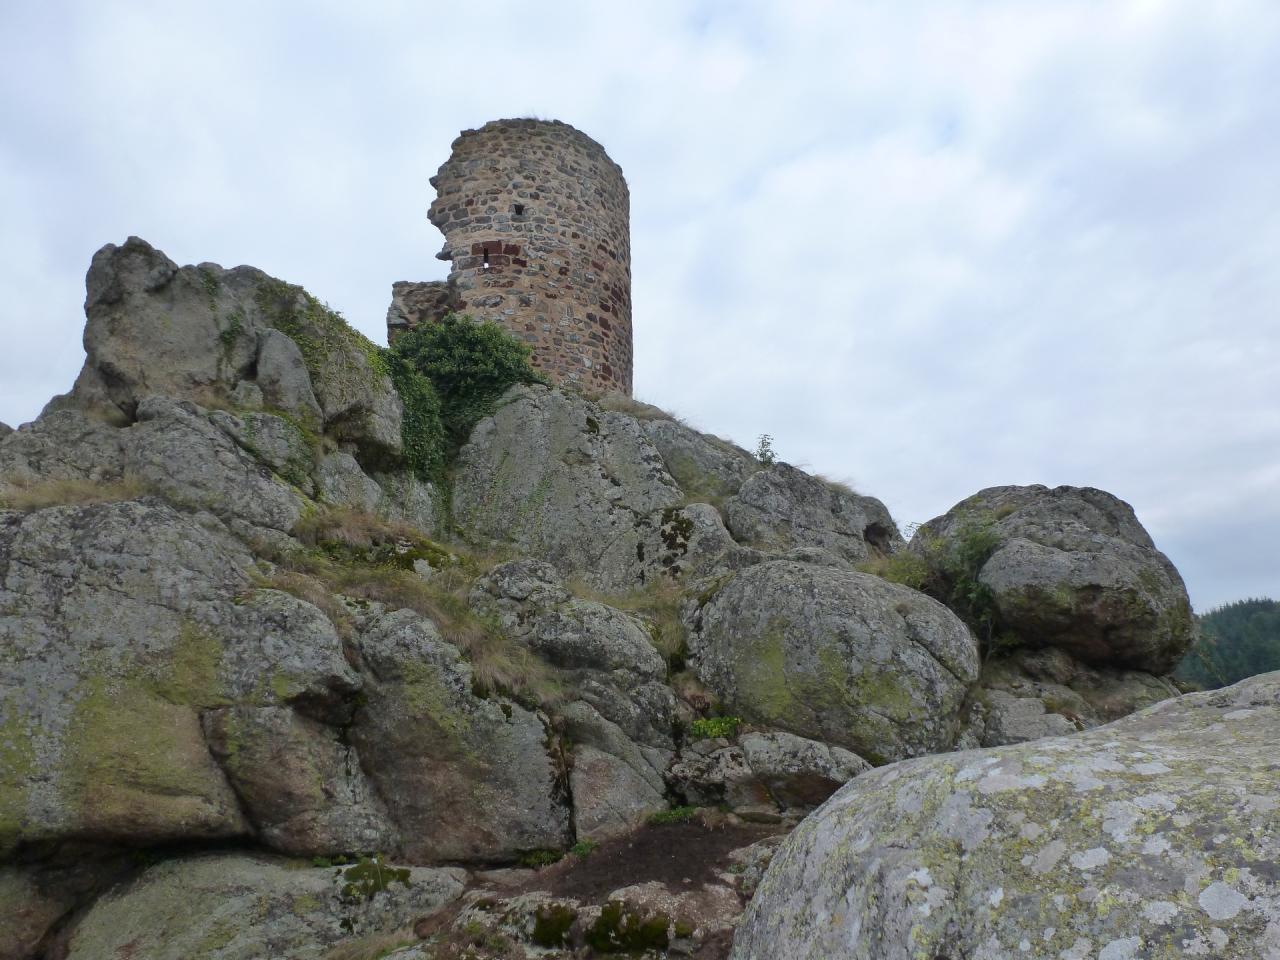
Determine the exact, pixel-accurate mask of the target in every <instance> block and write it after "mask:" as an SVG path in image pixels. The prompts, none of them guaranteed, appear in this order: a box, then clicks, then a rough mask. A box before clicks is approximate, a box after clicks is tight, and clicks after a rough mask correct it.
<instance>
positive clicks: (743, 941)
mask: <svg viewBox="0 0 1280 960" xmlns="http://www.w3.org/2000/svg"><path fill="white" fill-rule="evenodd" d="M1277 730H1280V673H1272V674H1264V675H1262V676H1258V677H1254V678H1251V679H1249V680H1246V681H1244V682H1242V683H1239V684H1237V685H1236V686H1234V687H1229V688H1227V689H1225V690H1217V691H1212V692H1210V693H1201V694H1193V695H1190V696H1185V697H1181V698H1178V699H1174V700H1166V701H1164V702H1162V703H1159V704H1157V705H1156V706H1154V707H1150V708H1148V709H1147V710H1145V711H1143V712H1142V713H1138V714H1134V715H1132V716H1130V717H1126V718H1124V719H1122V720H1118V721H1116V722H1115V723H1112V724H1110V725H1108V726H1105V727H1099V728H1097V729H1095V730H1091V731H1088V732H1086V733H1081V734H1076V735H1074V736H1069V737H1061V738H1056V739H1051V740H1039V741H1036V742H1034V743H1026V744H1019V745H1017V746H1008V747H1000V748H997V749H994V750H974V751H968V752H965V753H956V754H947V755H942V756H934V757H924V758H920V759H916V760H910V761H907V762H905V763H899V764H894V765H892V766H889V767H885V768H883V769H881V770H875V771H871V772H870V773H866V774H863V775H862V776H861V777H858V778H857V779H855V780H853V781H852V782H851V783H849V784H848V785H847V786H845V787H844V789H842V790H841V791H840V792H839V793H837V794H836V795H835V796H834V797H832V798H831V800H829V801H828V802H827V804H826V805H825V806H823V807H822V808H821V809H819V810H818V811H817V812H816V813H814V814H813V815H812V816H810V817H809V818H808V819H807V820H805V821H804V822H803V823H802V824H801V825H800V827H799V828H797V830H796V831H795V832H794V833H793V834H792V835H791V836H790V837H789V838H788V839H787V840H786V841H785V843H784V844H783V846H782V848H781V849H780V851H779V852H778V854H777V856H776V857H775V858H774V860H773V863H772V865H771V866H770V869H769V871H768V873H767V874H766V875H765V877H764V879H763V881H762V882H761V885H760V888H759V890H758V891H757V893H756V897H755V899H754V901H753V902H752V904H751V907H750V909H749V910H748V913H747V916H746V918H745V920H744V922H743V925H742V927H741V928H740V930H739V931H738V936H737V940H736V942H735V945H734V950H733V954H732V960H777V958H779V957H786V958H788V960H819V958H823V960H826V958H831V957H842V958H850V960H854V958H856V960H915V958H918V957H928V958H931V960H932V958H938V957H967V958H970V960H1003V958H1007V957H1025V958H1026V960H1049V958H1053V960H1063V958H1071V960H1086V958H1087V960H1137V958H1143V957H1215V958H1219V960H1259V958H1275V957H1280V871H1277V869H1276V864H1277V863H1280V802H1277V799H1276V784H1277V783H1278V782H1280V754H1278V753H1277V752H1276V748H1275V742H1276V731H1277Z"/></svg>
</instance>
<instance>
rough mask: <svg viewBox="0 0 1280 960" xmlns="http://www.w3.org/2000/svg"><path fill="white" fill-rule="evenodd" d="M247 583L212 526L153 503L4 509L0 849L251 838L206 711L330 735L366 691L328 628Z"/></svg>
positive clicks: (238, 559)
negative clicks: (266, 711) (272, 710)
mask: <svg viewBox="0 0 1280 960" xmlns="http://www.w3.org/2000/svg"><path fill="white" fill-rule="evenodd" d="M251 569H252V558H251V557H250V555H249V554H248V552H247V551H246V550H245V549H244V548H243V547H242V546H241V545H240V544H239V543H238V542H237V541H236V540H235V539H233V538H232V537H231V536H230V535H229V534H228V533H227V531H226V529H225V528H224V527H222V526H221V524H219V522H218V521H217V520H216V519H215V518H213V517H212V516H210V515H208V514H203V515H199V514H197V515H194V516H191V515H186V514H182V513H179V512H178V511H176V510H174V509H173V508H172V507H170V506H168V505H166V504H163V503H160V502H158V501H155V500H151V499H148V500H143V501H131V502H122V503H111V504H101V505H94V506H63V507H54V508H50V509H45V510H40V511H38V512H35V513H31V514H19V513H14V512H10V513H0V728H2V729H3V732H4V736H3V738H0V756H3V758H4V760H5V762H4V763H0V851H4V850H10V849H13V848H14V847H15V846H17V845H19V844H26V845H30V844H33V843H37V842H40V841H62V840H92V841H94V842H99V843H118V844H122V845H127V846H144V845H148V844H154V843H161V842H167V841H189V840H200V839H203V840H216V839H225V838H231V837H238V836H244V835H250V834H252V833H253V832H254V825H253V823H252V818H253V816H254V809H253V807H252V805H250V806H249V807H248V809H246V807H245V806H244V805H243V804H242V803H241V801H240V800H239V799H238V798H237V796H236V794H235V792H234V791H233V790H232V787H231V785H230V784H229V783H228V781H227V779H226V777H225V775H224V774H223V771H222V770H221V769H220V767H219V766H218V764H217V762H216V760H215V758H214V756H213V755H212V754H211V753H210V751H209V749H208V747H207V745H206V742H205V736H204V731H203V729H202V726H201V715H202V714H203V713H205V712H207V711H210V710H217V709H220V708H224V707H229V706H237V705H239V706H252V707H266V706H276V707H291V708H294V709H298V710H301V711H302V712H304V713H306V714H308V715H310V716H313V717H315V718H316V719H319V720H323V721H327V722H333V723H340V722H342V720H343V717H344V713H345V711H346V709H347V706H346V705H347V704H348V703H349V701H350V700H351V699H352V698H353V697H354V696H355V694H356V692H357V691H358V690H359V688H360V686H361V680H360V677H359V676H358V675H356V674H355V672H354V671H353V670H352V669H351V667H350V666H348V665H347V663H346V660H345V659H344V656H343V650H342V643H341V641H340V640H339V638H338V636H337V634H336V633H335V632H334V629H333V626H332V624H330V623H329V621H328V620H327V619H326V618H325V617H324V616H323V615H322V614H321V613H320V612H319V611H318V610H317V609H316V608H315V607H312V606H311V605H310V604H307V603H304V602H303V601H300V600H297V599H295V598H294V597H291V596H288V595H287V594H283V593H278V592H276V591H272V590H254V589H253V583H252V580H251V575H250V571H251ZM246 813H248V818H246Z"/></svg>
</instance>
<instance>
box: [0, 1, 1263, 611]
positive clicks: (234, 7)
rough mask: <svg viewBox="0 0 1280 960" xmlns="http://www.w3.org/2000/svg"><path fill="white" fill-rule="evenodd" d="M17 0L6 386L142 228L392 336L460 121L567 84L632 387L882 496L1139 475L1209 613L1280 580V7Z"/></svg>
mask: <svg viewBox="0 0 1280 960" xmlns="http://www.w3.org/2000/svg"><path fill="white" fill-rule="evenodd" d="M624 6H625V5H623V4H611V3H600V2H594V3H585V2H584V3H557V2H548V3H536V4H531V3H507V2H503V0H486V2H485V3H480V4H449V5H445V4H441V3H425V2H408V0H406V2H379V0H370V2H366V3H352V2H350V0H344V2H341V3H337V2H335V3H327V2H314V0H313V2H307V3H287V2H272V3H266V2H262V0H257V2H226V0H224V2H220V3H217V4H209V3H200V4H195V3H185V2H180V0H167V2H164V3H147V2H130V3H122V2H111V0H95V2H92V3H72V2H58V0H44V2H37V0H4V2H3V4H2V6H0V81H2V83H3V91H4V94H3V98H2V99H0V332H2V334H3V336H2V340H0V345H2V346H3V350H2V352H0V420H3V421H5V422H7V423H9V424H11V425H16V424H17V423H20V422H22V421H26V420H29V419H31V418H33V417H34V416H35V415H36V414H37V413H38V412H39V410H40V408H41V406H42V405H43V404H44V402H45V401H46V400H47V399H48V398H49V397H50V396H51V395H53V394H54V393H57V392H61V391H64V390H66V389H67V388H68V387H69V386H70V384H71V382H72V380H73V379H74V377H75V374H76V372H77V371H78V370H79V367H80V364H81V362H82V360H83V352H82V350H81V347H80V334H81V329H82V325H83V321H84V317H83V311H82V304H83V299H84V272H85V270H86V268H87V267H88V264H89V259H90V257H91V256H92V254H93V252H94V250H96V249H97V248H98V247H100V246H101V245H103V244H105V243H109V242H115V243H119V242H121V241H123V240H124V238H125V237H126V236H128V235H130V234H137V235H138V236H141V237H143V238H144V239H146V240H148V241H150V242H151V243H152V244H154V245H156V246H158V247H159V248H160V249H162V250H164V251H165V252H166V253H168V254H169V256H170V257H172V258H173V259H174V260H176V261H178V262H179V263H196V262H200V261H206V260H211V261H215V262H218V263H221V264H223V265H225V266H232V265H235V264H239V263H250V264H253V265H255V266H258V267H261V268H262V269H264V270H266V271H267V272H269V273H272V274H274V275H276V276H279V277H281V278H283V279H285V280H288V281H291V282H295V283H301V284H303V285H305V286H306V287H307V288H308V289H309V290H311V291H312V292H313V293H315V294H316V295H317V296H318V297H320V298H321V299H322V300H326V301H328V302H329V303H330V304H331V305H333V306H334V307H336V308H337V309H339V310H341V311H342V312H343V313H344V314H345V315H346V316H347V318H348V319H349V320H350V321H351V322H352V323H353V324H354V325H355V326H357V327H358V328H360V329H361V330H362V331H364V332H365V333H366V334H368V335H369V336H370V337H372V338H374V339H375V340H376V341H378V342H380V343H381V342H384V341H385V332H384V325H383V324H384V318H385V313H386V306H387V303H388V301H389V296H390V287H391V283H392V282H393V281H395V280H427V279H439V278H443V277H444V276H445V272H446V265H445V264H442V263H440V262H439V261H437V260H435V259H434V256H433V255H434V254H435V252H436V251H437V250H439V249H440V247H441V244H442V238H441V236H440V235H439V234H438V233H437V232H436V231H435V230H434V228H432V227H431V225H430V224H429V223H428V221H427V218H426V210H427V206H428V204H429V203H430V202H431V199H432V196H433V191H432V189H431V187H430V185H429V184H428V182H427V179H428V177H429V176H431V175H432V174H433V173H434V172H435V170H436V168H437V167H438V166H439V165H440V164H441V163H442V162H443V161H444V160H445V158H446V157H447V156H448V153H449V145H450V142H451V141H452V140H453V138H454V137H455V136H456V135H457V133H458V132H459V131H460V130H462V129H464V128H467V127H475V126H479V125H481V124H482V123H484V122H485V121H486V120H489V119H495V118H499V117H511V116H538V117H544V118H558V119H562V120H565V121H567V122H569V123H572V124H574V125H575V126H577V127H579V128H580V129H582V130H584V131H586V132H587V133H588V134H590V135H591V136H593V137H594V138H596V139H597V140H599V141H600V142H601V143H603V144H604V146H605V147H606V149H607V150H608V151H609V153H610V155H611V156H612V157H613V158H614V159H615V160H616V161H617V162H618V163H619V164H621V166H622V168H623V170H624V171H625V173H626V176H627V179H628V182H629V184H630V187H631V225H632V250H633V262H632V267H633V274H634V303H635V316H634V320H635V331H636V332H635V338H636V370H635V382H636V393H637V395H638V396H640V397H642V398H644V399H646V400H649V401H651V402H654V403H657V404H659V405H660V406H663V407H666V408H667V409H670V410H673V411H674V412H676V413H678V414H680V415H682V416H683V417H685V418H686V419H687V420H689V421H690V422H691V423H693V424H694V425H695V426H698V427H701V428H702V429H706V430H709V431H712V432H715V433H719V434H721V435H723V436H727V437H729V438H731V439H733V440H735V441H737V442H738V443H740V444H742V445H744V446H746V447H748V448H754V446H755V442H756V438H757V437H758V436H759V435H760V434H762V433H768V434H771V435H772V436H773V437H774V444H775V446H776V448H777V451H778V453H779V455H780V456H781V457H782V458H784V459H786V460H789V461H791V462H793V463H797V464H800V465H802V466H804V467H806V468H807V469H810V470H813V471H817V472H820V473H822V474H824V475H826V476H829V477H832V478H834V479H840V480H845V481H847V482H849V483H850V484H852V485H853V486H854V487H855V488H856V489H858V490H859V491H861V492H864V493H869V494H872V495H874V496H877V497H879V498H881V499H882V500H884V501H885V503H886V504H888V506H889V508H890V509H891V510H892V512H893V514H894V516H895V517H896V518H897V519H898V521H899V523H901V524H907V523H910V522H914V521H923V520H927V519H929V518H930V517H933V516H935V515H937V514H939V513H941V512H943V511H944V510H946V509H947V508H949V507H950V506H952V505H953V504H954V503H955V502H957V501H959V500H961V499H963V498H964V497H966V496H968V495H969V494H971V493H974V492H975V491H977V490H979V489H980V488H982V487H986V486H991V485H994V484H1006V483H1017V484H1023V483H1045V484H1050V485H1056V484H1079V485H1090V486H1097V487H1101V488H1103V489H1106V490H1109V491H1111V492H1113V493H1115V494H1116V495H1118V496H1120V497H1122V498H1123V499H1125V500H1127V501H1129V502H1130V503H1132V504H1133V505H1134V507H1135V508H1136V510H1137V512H1138V516H1139V518H1140V519H1141V520H1142V521H1143V523H1145V524H1146V526H1147V528H1148V529H1149V530H1150V531H1151V533H1152V535H1153V536H1154V538H1155V540H1156V542H1157V544H1158V545H1159V546H1160V547H1161V548H1162V549H1164V550H1165V552H1166V553H1168V554H1169V555H1170V557H1171V558H1172V559H1173V561H1174V562H1175V563H1176V564H1177V565H1178V567H1179V569H1180V570H1181V571H1182V573H1183V575H1184V577H1185V578H1186V580H1187V583H1188V586H1189V588H1190V591H1191V597H1192V601H1193V602H1194V604H1195V605H1196V608H1197V609H1198V610H1201V611H1204V610H1206V609H1208V608H1209V607H1211V606H1214V605H1216V604H1219V603H1221V602H1224V601H1228V600H1233V599H1238V598H1243V597H1246V596H1257V595H1269V596H1273V597H1277V596H1280V549H1278V548H1277V544H1280V336H1278V334H1280V262H1278V261H1280V3H1276V2H1275V0H1214V2H1212V3H1206V2H1204V0H1185V2H1178V0H1169V2H1162V0H1131V2H1126V0H1099V2H1088V0H1066V2H1054V0H1043V2H1036V0H1011V2H995V0H992V2H981V3H979V2H973V3H968V2H961V0H951V2H932V3H931V2H906V0H904V2H893V3H886V2H872V0H865V2H853V0H844V2H830V3H827V2H817V0H786V2H783V0H777V2H772V3H763V2H761V3H750V2H727V0H726V2H691V0H646V2H645V3H643V4H638V5H637V6H638V7H639V9H640V10H642V12H640V13H629V12H626V11H625V9H624Z"/></svg>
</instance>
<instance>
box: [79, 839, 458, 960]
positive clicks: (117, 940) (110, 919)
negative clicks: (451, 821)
mask: <svg viewBox="0 0 1280 960" xmlns="http://www.w3.org/2000/svg"><path fill="white" fill-rule="evenodd" d="M340 873H342V871H341V870H340V869H338V868H317V867H299V866H297V865H296V864H291V863H289V862H288V861H282V860H276V859H271V858H267V857H255V856H245V855H241V854H214V855H209V856H202V857H193V858H190V859H185V860H171V861H168V862H166V863H162V864H159V865H158V866H155V867H152V868H151V869H149V870H147V871H146V872H145V873H144V874H142V876H140V877H138V878H137V879H136V880H134V881H132V882H131V883H127V884H122V885H121V886H119V887H117V888H116V889H115V890H112V891H111V892H110V893H108V894H107V895H106V896H104V897H103V898H102V899H100V900H99V901H98V902H97V903H95V904H94V906H93V907H92V909H90V910H89V912H88V914H87V915H86V916H85V917H84V919H83V920H81V921H80V922H79V923H78V924H77V925H76V926H75V928H74V930H73V931H72V932H71V934H70V935H69V936H68V937H67V941H68V943H67V952H66V954H65V956H66V958H67V960H102V958H106V957H119V958H124V957H128V958H130V960H194V958H196V957H199V958H202V960H261V958H263V957H289V958H291V960H309V958H315V960H319V958H321V957H324V956H326V955H327V954H328V952H329V950H330V949H331V948H332V947H334V946H335V945H336V944H339V943H342V942H343V941H346V940H353V939H358V938H359V937H363V936H368V935H369V934H371V933H390V932H391V931H394V930H398V929H402V928H404V927H407V926H409V925H411V924H412V923H413V922H414V920H416V919H417V918H419V917H421V916H423V915H424V914H427V913H431V912H433V911H434V910H437V909H439V908H440V907H441V906H443V905H444V904H446V903H449V902H451V901H453V900H455V899H457V897H458V896H459V895H460V894H461V893H462V889H463V885H464V883H465V879H466V874H465V872H464V871H462V870H459V869H456V868H452V869H436V870H432V869H425V868H417V869H411V870H410V871H409V882H408V884H407V885H406V884H402V883H399V882H393V883H391V884H390V885H388V886H387V888H386V889H385V890H383V891H381V892H379V893H375V894H374V895H373V896H372V898H370V899H364V898H358V899H356V900H355V901H354V902H353V901H352V898H344V897H343V896H342V887H343V884H344V879H343V878H342V877H341V876H339V874H340ZM344 924H345V925H346V927H347V928H348V929H344Z"/></svg>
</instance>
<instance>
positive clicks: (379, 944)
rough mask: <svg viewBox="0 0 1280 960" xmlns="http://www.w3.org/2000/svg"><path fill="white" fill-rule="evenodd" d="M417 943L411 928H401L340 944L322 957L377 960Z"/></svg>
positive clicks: (338, 959) (345, 959)
mask: <svg viewBox="0 0 1280 960" xmlns="http://www.w3.org/2000/svg"><path fill="white" fill-rule="evenodd" d="M417 942H418V937H417V935H416V934H415V933H414V932H413V928H412V927H402V928H401V929H399V930H392V931H390V932H389V933H374V934H371V935H369V936H367V937H361V938H360V939H359V940H348V941H346V942H345V943H340V944H338V945H337V946H336V947H334V948H333V949H332V950H330V951H329V952H328V953H326V954H325V955H324V960H379V958H380V957H385V956H386V955H387V954H388V953H391V952H392V951H393V950H398V949H400V948H401V947H408V946H412V945H413V944H415V943H417Z"/></svg>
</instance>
